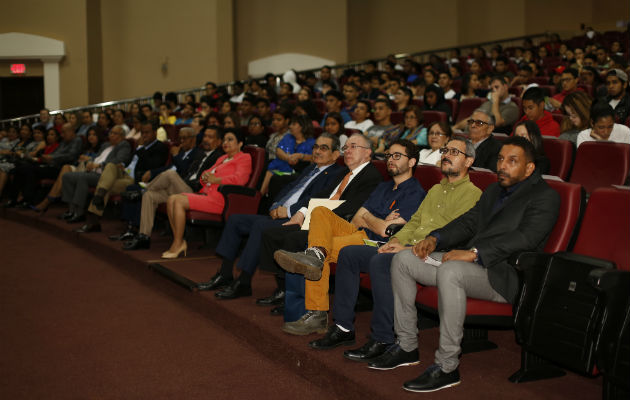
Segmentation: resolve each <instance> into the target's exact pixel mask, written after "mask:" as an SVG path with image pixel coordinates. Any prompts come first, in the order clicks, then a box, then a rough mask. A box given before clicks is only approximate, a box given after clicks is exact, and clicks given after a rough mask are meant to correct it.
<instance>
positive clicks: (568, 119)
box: [558, 92, 592, 145]
mask: <svg viewBox="0 0 630 400" xmlns="http://www.w3.org/2000/svg"><path fill="white" fill-rule="evenodd" d="M591 104H592V99H591V98H590V97H589V95H588V94H586V93H585V92H573V93H570V94H569V95H567V97H565V98H564V101H562V109H563V110H564V113H565V114H566V116H565V117H564V119H563V120H562V124H561V125H560V130H561V132H562V133H561V134H560V136H558V139H562V140H568V141H570V142H571V143H573V144H574V145H576V142H577V135H578V133H580V132H582V131H583V130H584V129H586V128H588V127H589V123H590V121H591V118H590V113H591Z"/></svg>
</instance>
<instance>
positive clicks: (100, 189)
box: [75, 120, 168, 233]
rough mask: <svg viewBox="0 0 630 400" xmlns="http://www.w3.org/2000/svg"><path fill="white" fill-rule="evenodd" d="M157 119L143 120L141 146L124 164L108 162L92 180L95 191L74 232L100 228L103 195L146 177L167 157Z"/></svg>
mask: <svg viewBox="0 0 630 400" xmlns="http://www.w3.org/2000/svg"><path fill="white" fill-rule="evenodd" d="M157 127H158V122H157V121H155V120H154V121H145V122H143V123H142V125H141V127H140V131H141V134H142V143H144V144H143V145H142V146H140V147H138V148H137V149H136V152H135V154H134V155H133V158H132V159H131V162H130V163H129V165H127V167H126V168H125V167H124V165H123V164H121V163H118V164H114V163H108V164H107V165H105V168H103V173H102V174H101V177H100V178H99V180H98V183H97V184H96V192H95V193H94V197H93V198H92V202H91V203H90V206H89V207H88V215H87V221H86V224H85V225H83V226H82V227H81V228H79V229H76V230H75V232H78V233H88V232H100V230H101V225H100V223H99V217H100V216H101V215H103V210H105V205H106V204H107V199H108V198H109V196H110V195H111V194H118V193H121V192H122V191H123V190H125V188H126V187H127V186H129V185H131V184H133V183H134V182H136V183H138V182H141V181H145V179H146V181H148V178H149V177H150V173H149V175H148V176H147V174H146V173H147V172H149V171H151V170H152V169H155V168H159V167H161V166H163V165H164V164H166V161H167V160H168V146H167V145H166V144H164V143H162V142H160V141H159V140H157V138H156V137H157V136H156V130H157Z"/></svg>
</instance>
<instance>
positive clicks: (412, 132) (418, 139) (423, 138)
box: [374, 104, 427, 153]
mask: <svg viewBox="0 0 630 400" xmlns="http://www.w3.org/2000/svg"><path fill="white" fill-rule="evenodd" d="M403 115H404V120H403V123H402V124H401V125H398V126H397V127H396V129H395V130H390V131H388V132H387V133H385V134H384V135H383V136H381V138H380V139H379V141H378V146H377V148H376V150H375V151H374V152H375V153H384V152H385V150H386V149H388V148H389V146H391V144H392V143H394V142H395V141H396V140H398V139H407V140H410V141H411V142H412V143H413V144H417V145H418V146H426V145H427V128H425V127H424V124H423V122H424V119H423V117H422V112H421V111H420V108H419V107H418V106H416V105H415V104H412V105H411V106H409V107H407V108H405V109H404V110H403Z"/></svg>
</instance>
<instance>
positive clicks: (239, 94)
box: [229, 81, 245, 111]
mask: <svg viewBox="0 0 630 400" xmlns="http://www.w3.org/2000/svg"><path fill="white" fill-rule="evenodd" d="M231 95H232V97H230V98H229V100H230V103H232V104H238V103H240V102H241V101H243V98H244V97H245V85H243V82H241V81H236V82H234V84H233V85H232V92H231ZM230 111H234V110H233V109H232V110H230Z"/></svg>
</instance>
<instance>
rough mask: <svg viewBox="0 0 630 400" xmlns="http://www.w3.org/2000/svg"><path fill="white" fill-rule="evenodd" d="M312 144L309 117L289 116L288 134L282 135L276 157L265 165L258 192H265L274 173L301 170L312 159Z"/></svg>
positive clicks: (289, 173) (313, 141)
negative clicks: (265, 168) (265, 170)
mask: <svg viewBox="0 0 630 400" xmlns="http://www.w3.org/2000/svg"><path fill="white" fill-rule="evenodd" d="M274 115H275V114H274ZM314 144H315V139H313V124H312V123H311V121H310V119H308V117H306V116H304V115H298V116H294V117H293V118H291V123H290V124H289V134H288V135H284V137H283V138H282V140H280V142H278V145H277V146H276V158H274V159H273V160H271V161H270V162H269V164H268V165H267V172H265V177H264V179H263V182H262V185H261V187H260V193H262V194H263V195H265V194H267V191H268V189H269V182H270V181H271V178H272V177H273V176H274V174H275V175H291V174H294V173H295V172H296V171H297V172H299V171H302V170H303V169H304V168H305V167H306V166H307V165H308V164H307V163H309V162H310V161H311V160H312V151H313V145H314Z"/></svg>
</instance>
